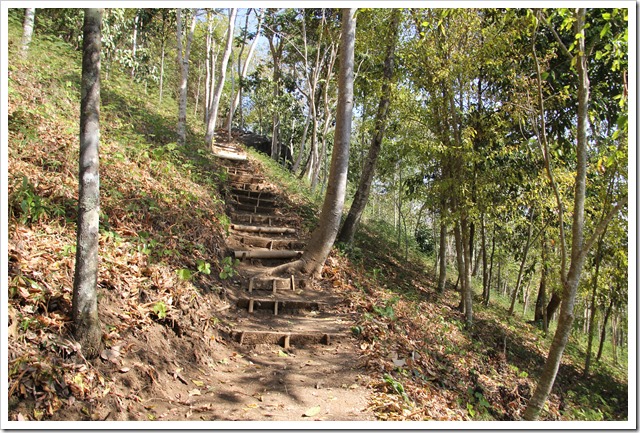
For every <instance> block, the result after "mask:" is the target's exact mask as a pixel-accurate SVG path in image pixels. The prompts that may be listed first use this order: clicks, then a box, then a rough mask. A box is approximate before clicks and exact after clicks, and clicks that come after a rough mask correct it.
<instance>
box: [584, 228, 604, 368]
mask: <svg viewBox="0 0 640 433" xmlns="http://www.w3.org/2000/svg"><path fill="white" fill-rule="evenodd" d="M603 240H604V233H603V234H602V236H600V240H599V241H598V246H597V248H596V257H595V259H596V268H595V270H594V272H593V278H592V279H591V316H590V317H589V329H588V332H587V356H586V359H585V361H584V371H583V372H582V376H583V377H588V376H589V368H590V367H591V349H592V347H593V336H594V335H595V328H596V326H595V325H596V323H595V322H596V320H595V319H596V310H597V305H596V295H597V292H598V274H599V273H600V261H601V260H602V243H603Z"/></svg>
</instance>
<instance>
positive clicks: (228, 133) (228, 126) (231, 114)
mask: <svg viewBox="0 0 640 433" xmlns="http://www.w3.org/2000/svg"><path fill="white" fill-rule="evenodd" d="M238 63H240V56H238ZM230 69H231V95H233V94H235V90H236V79H235V75H234V73H233V51H232V52H231V68H230ZM232 99H233V97H232ZM231 102H232V103H233V101H231ZM232 108H233V107H232V106H231V105H230V106H229V115H228V116H227V142H229V143H231V124H232V122H233V111H232Z"/></svg>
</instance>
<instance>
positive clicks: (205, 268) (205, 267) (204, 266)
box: [196, 260, 211, 275]
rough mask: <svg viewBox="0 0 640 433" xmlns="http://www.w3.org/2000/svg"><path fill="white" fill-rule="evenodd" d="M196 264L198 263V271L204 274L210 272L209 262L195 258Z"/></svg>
mask: <svg viewBox="0 0 640 433" xmlns="http://www.w3.org/2000/svg"><path fill="white" fill-rule="evenodd" d="M196 264H197V265H198V272H200V273H201V274H205V275H209V274H211V264H209V263H207V262H205V261H204V260H197V261H196Z"/></svg>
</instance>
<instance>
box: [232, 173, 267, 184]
mask: <svg viewBox="0 0 640 433" xmlns="http://www.w3.org/2000/svg"><path fill="white" fill-rule="evenodd" d="M228 176H229V180H230V181H231V182H240V183H252V184H256V183H262V182H264V180H265V179H264V177H262V176H257V175H255V174H253V173H252V174H229V175H228Z"/></svg>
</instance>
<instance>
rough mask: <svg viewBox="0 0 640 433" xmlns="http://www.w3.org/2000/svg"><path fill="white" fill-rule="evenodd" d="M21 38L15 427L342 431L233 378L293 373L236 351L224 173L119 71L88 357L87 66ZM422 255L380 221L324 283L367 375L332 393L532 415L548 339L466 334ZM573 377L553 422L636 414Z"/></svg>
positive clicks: (396, 409) (617, 382) (12, 336)
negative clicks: (215, 423) (398, 243)
mask: <svg viewBox="0 0 640 433" xmlns="http://www.w3.org/2000/svg"><path fill="white" fill-rule="evenodd" d="M18 30H19V29H17V28H16V27H15V26H14V27H12V28H11V31H10V37H11V39H10V42H11V44H10V50H11V51H10V62H9V63H10V66H9V89H8V90H9V107H8V114H9V131H8V142H9V146H8V161H9V173H8V181H9V182H8V202H9V227H8V260H9V272H8V279H7V282H8V306H7V308H8V316H9V332H8V353H7V356H8V359H9V378H8V381H9V384H8V385H9V389H8V394H9V417H10V419H11V420H23V419H24V420H170V419H171V420H201V419H207V420H210V419H222V420H236V419H259V416H261V417H265V418H267V419H276V416H275V415H273V414H274V413H276V412H278V411H279V412H278V416H281V415H282V414H283V413H286V414H287V416H288V417H289V418H288V419H295V420H300V419H319V418H318V417H320V418H321V419H332V418H331V415H332V414H331V413H326V412H322V413H316V412H315V410H313V411H311V409H313V408H315V406H313V407H312V408H308V409H309V410H310V412H309V413H314V415H313V416H306V417H303V415H304V414H305V412H301V411H300V410H298V411H294V412H286V411H282V409H283V408H281V407H279V406H275V407H270V406H269V404H270V403H269V402H267V401H265V397H264V396H263V395H262V394H259V395H249V396H247V395H244V394H243V391H244V389H243V388H242V385H241V383H239V382H237V381H234V380H232V379H231V378H233V377H241V375H242V374H245V373H246V372H247V371H248V370H250V369H253V370H255V371H253V370H251V371H252V373H253V374H255V375H256V376H258V377H259V376H262V377H268V375H269V374H270V373H269V372H273V371H277V370H278V369H280V370H282V369H283V368H286V366H287V362H286V361H287V359H288V358H287V357H288V356H290V355H291V353H287V352H285V351H281V350H280V349H279V348H278V347H277V346H275V347H274V346H269V347H262V348H259V349H257V350H261V351H263V352H268V353H269V354H270V356H272V358H273V366H267V365H263V366H259V367H256V365H253V364H252V363H251V362H252V361H251V360H252V359H253V358H251V356H252V355H251V354H252V351H253V350H254V349H253V348H251V347H244V348H242V347H239V346H238V345H237V344H235V343H234V342H233V341H230V340H228V339H226V338H224V335H225V333H226V331H227V330H228V328H229V326H230V325H229V324H230V323H231V322H233V320H234V317H233V315H232V313H231V312H230V308H228V307H229V304H228V303H227V297H226V293H227V292H228V291H230V290H231V288H232V287H234V286H233V285H235V284H236V283H238V280H237V279H235V278H221V277H220V272H221V271H224V270H225V265H224V262H223V261H222V259H223V257H225V256H227V255H228V252H227V251H226V250H225V248H226V247H225V243H224V237H225V236H226V234H227V230H228V225H229V221H228V219H227V217H226V216H225V213H224V208H225V203H224V201H223V199H222V196H221V195H220V193H219V189H220V186H221V184H222V183H224V180H225V179H226V172H225V171H224V170H223V169H222V167H221V165H220V163H219V161H218V160H217V159H216V158H214V157H213V156H211V155H210V154H209V151H208V150H205V146H204V145H203V144H202V142H201V139H198V137H199V136H200V134H198V132H199V131H189V136H190V138H191V141H190V143H191V144H190V145H188V146H186V147H178V146H176V145H175V144H174V143H173V141H174V138H173V137H174V136H175V131H174V129H173V128H174V123H175V113H177V107H176V105H175V102H173V101H171V100H170V98H165V99H166V101H165V103H163V105H161V106H158V104H157V103H156V101H157V99H156V98H157V95H154V94H148V95H147V94H145V92H144V89H143V88H142V87H141V86H138V85H136V84H134V83H131V82H130V81H129V79H128V78H123V77H119V76H118V75H117V74H112V76H111V77H110V79H109V80H108V81H105V82H103V86H102V90H103V91H102V117H101V136H102V141H101V148H100V152H101V162H100V163H101V172H100V173H101V181H102V182H101V200H102V202H101V207H102V215H101V232H100V255H101V257H100V275H99V287H98V289H99V305H100V318H101V321H102V324H103V329H104V342H105V350H104V351H103V353H102V354H101V357H100V358H98V359H96V360H89V361H87V360H84V359H83V358H82V357H81V356H80V354H79V352H78V350H77V347H76V346H75V344H74V343H73V342H72V341H71V340H70V339H69V331H70V329H71V323H70V314H71V310H70V307H71V289H72V286H73V280H72V279H73V271H74V250H75V221H76V208H75V206H76V197H77V153H78V149H77V146H78V144H77V143H78V139H77V136H78V121H77V119H78V117H79V112H78V110H79V96H80V90H79V83H80V70H79V66H80V57H79V53H77V52H74V51H72V50H70V49H69V47H67V46H66V45H65V44H64V43H61V42H59V41H56V40H43V39H36V40H34V42H33V43H32V48H31V49H32V51H31V53H30V56H29V58H28V59H27V61H22V60H20V59H18V58H17V57H16V56H15V53H14V51H13V47H14V46H15V44H14V43H13V41H15V40H17V38H18V37H19V35H18ZM195 124H196V122H195V121H194V122H192V125H195ZM249 153H250V156H251V158H252V160H253V162H254V163H255V165H256V166H257V167H259V170H260V171H263V172H264V174H265V176H267V177H270V178H271V179H272V180H275V179H281V178H282V179H284V183H283V185H282V186H281V188H282V189H283V193H284V194H288V195H289V197H290V199H291V201H292V206H293V208H294V209H293V210H294V211H295V212H297V213H298V214H299V215H300V216H301V217H303V218H304V219H305V221H304V222H303V225H306V226H312V221H313V217H314V211H313V206H312V205H311V204H310V203H309V201H307V200H306V199H304V197H302V196H301V195H299V194H296V193H294V192H293V191H292V190H290V189H287V187H286V185H287V184H291V183H295V180H293V179H292V178H290V177H288V175H287V174H286V173H285V172H283V171H282V170H279V169H276V168H275V167H274V166H273V163H272V162H270V161H268V159H267V158H264V157H263V156H260V155H259V154H257V153H254V152H249ZM381 245H389V247H388V248H384V249H383V248H381V247H380V246H381ZM421 260H422V259H421V258H420V257H418V256H415V257H414V256H412V257H410V260H405V258H404V257H402V253H401V252H398V251H396V248H394V244H393V240H392V239H391V238H390V237H388V236H386V235H385V233H384V230H383V226H376V227H374V226H370V227H365V228H364V230H363V231H362V233H361V234H360V235H359V237H358V241H357V244H356V246H354V247H351V248H342V249H340V248H338V249H334V252H333V253H332V255H331V257H330V258H329V260H328V261H327V263H326V265H325V268H324V272H323V284H325V285H327V286H328V287H331V288H332V289H333V290H334V291H335V292H336V294H338V295H339V296H341V297H343V298H344V304H345V305H346V306H347V307H348V309H349V310H350V312H351V313H352V314H353V316H354V318H355V319H354V320H355V321H356V323H355V326H353V327H352V329H351V331H352V332H353V334H354V335H355V336H356V337H357V340H356V341H355V346H353V347H352V350H351V354H350V355H351V356H352V357H353V358H355V359H357V360H358V363H359V364H358V367H362V368H363V369H366V374H362V375H361V376H360V377H359V380H358V382H357V383H332V384H329V385H328V387H333V388H336V393H335V395H338V392H337V391H340V392H342V393H349V392H350V391H352V395H356V394H358V395H361V394H359V393H360V392H361V391H362V390H363V389H366V390H367V393H368V394H369V401H368V402H367V403H366V406H367V407H368V409H367V411H366V413H363V414H358V416H360V415H362V417H361V418H359V419H370V418H373V417H375V418H376V419H380V420H469V419H475V420H512V419H518V418H519V417H520V415H521V413H522V411H523V409H524V405H525V404H526V401H527V398H528V397H529V396H530V394H531V391H532V389H533V386H534V384H535V381H534V378H535V377H536V375H537V374H538V373H539V371H540V369H541V366H542V362H543V360H544V357H545V354H546V351H547V349H548V344H549V339H548V338H546V337H545V336H544V335H543V334H542V333H541V332H539V331H538V330H537V329H535V328H534V327H531V326H529V325H523V324H522V323H519V322H518V321H517V320H518V319H512V320H511V321H507V320H505V319H504V311H502V310H500V308H490V309H482V308H479V311H478V313H477V319H476V326H475V330H474V331H473V332H468V331H466V330H465V329H464V328H463V326H462V322H461V320H460V319H461V316H460V314H459V313H458V312H457V311H456V309H455V306H456V305H457V303H458V300H457V296H458V295H457V294H456V293H455V292H454V291H453V290H448V291H447V293H446V294H445V295H444V296H438V295H437V294H436V293H435V290H434V286H433V282H432V281H431V278H430V275H429V273H428V272H427V271H426V270H425V269H426V268H425V264H424V262H423V261H421ZM294 356H295V354H294ZM576 365H577V363H576V361H574V360H573V359H571V358H569V359H568V362H566V364H565V365H563V367H562V369H561V371H560V375H559V378H558V384H557V386H556V388H555V389H554V394H553V395H552V398H551V399H550V401H549V407H548V410H547V411H546V412H545V414H544V417H545V419H549V420H557V419H598V418H604V419H626V417H627V384H626V381H625V379H626V378H619V375H618V376H614V375H607V374H604V373H602V372H599V373H598V374H596V375H595V376H594V377H592V378H590V379H589V380H583V379H581V378H580V375H579V369H578V368H577V367H576ZM303 373H304V376H305V377H307V378H308V380H309V381H312V380H314V378H317V377H318V376H319V375H323V374H324V373H323V370H322V369H321V368H320V366H318V365H316V366H315V367H314V366H313V365H309V366H308V370H305V371H304V372H303ZM296 377H297V376H296ZM309 383H311V382H309ZM343 385H344V386H343ZM318 386H319V387H322V386H323V385H318ZM324 386H325V388H326V387H327V384H324ZM318 389H320V388H318ZM323 392H324V391H323ZM335 395H334V397H335ZM340 395H342V394H340ZM214 396H215V398H216V399H222V398H226V401H227V403H226V406H223V407H221V406H219V405H217V404H218V403H217V402H218V401H219V400H214V399H213V397H214ZM340 401H341V400H340ZM301 404H302V403H301ZM225 411H226V412H225ZM265 414H266V415H265ZM269 414H272V415H269ZM278 419H280V418H278Z"/></svg>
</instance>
